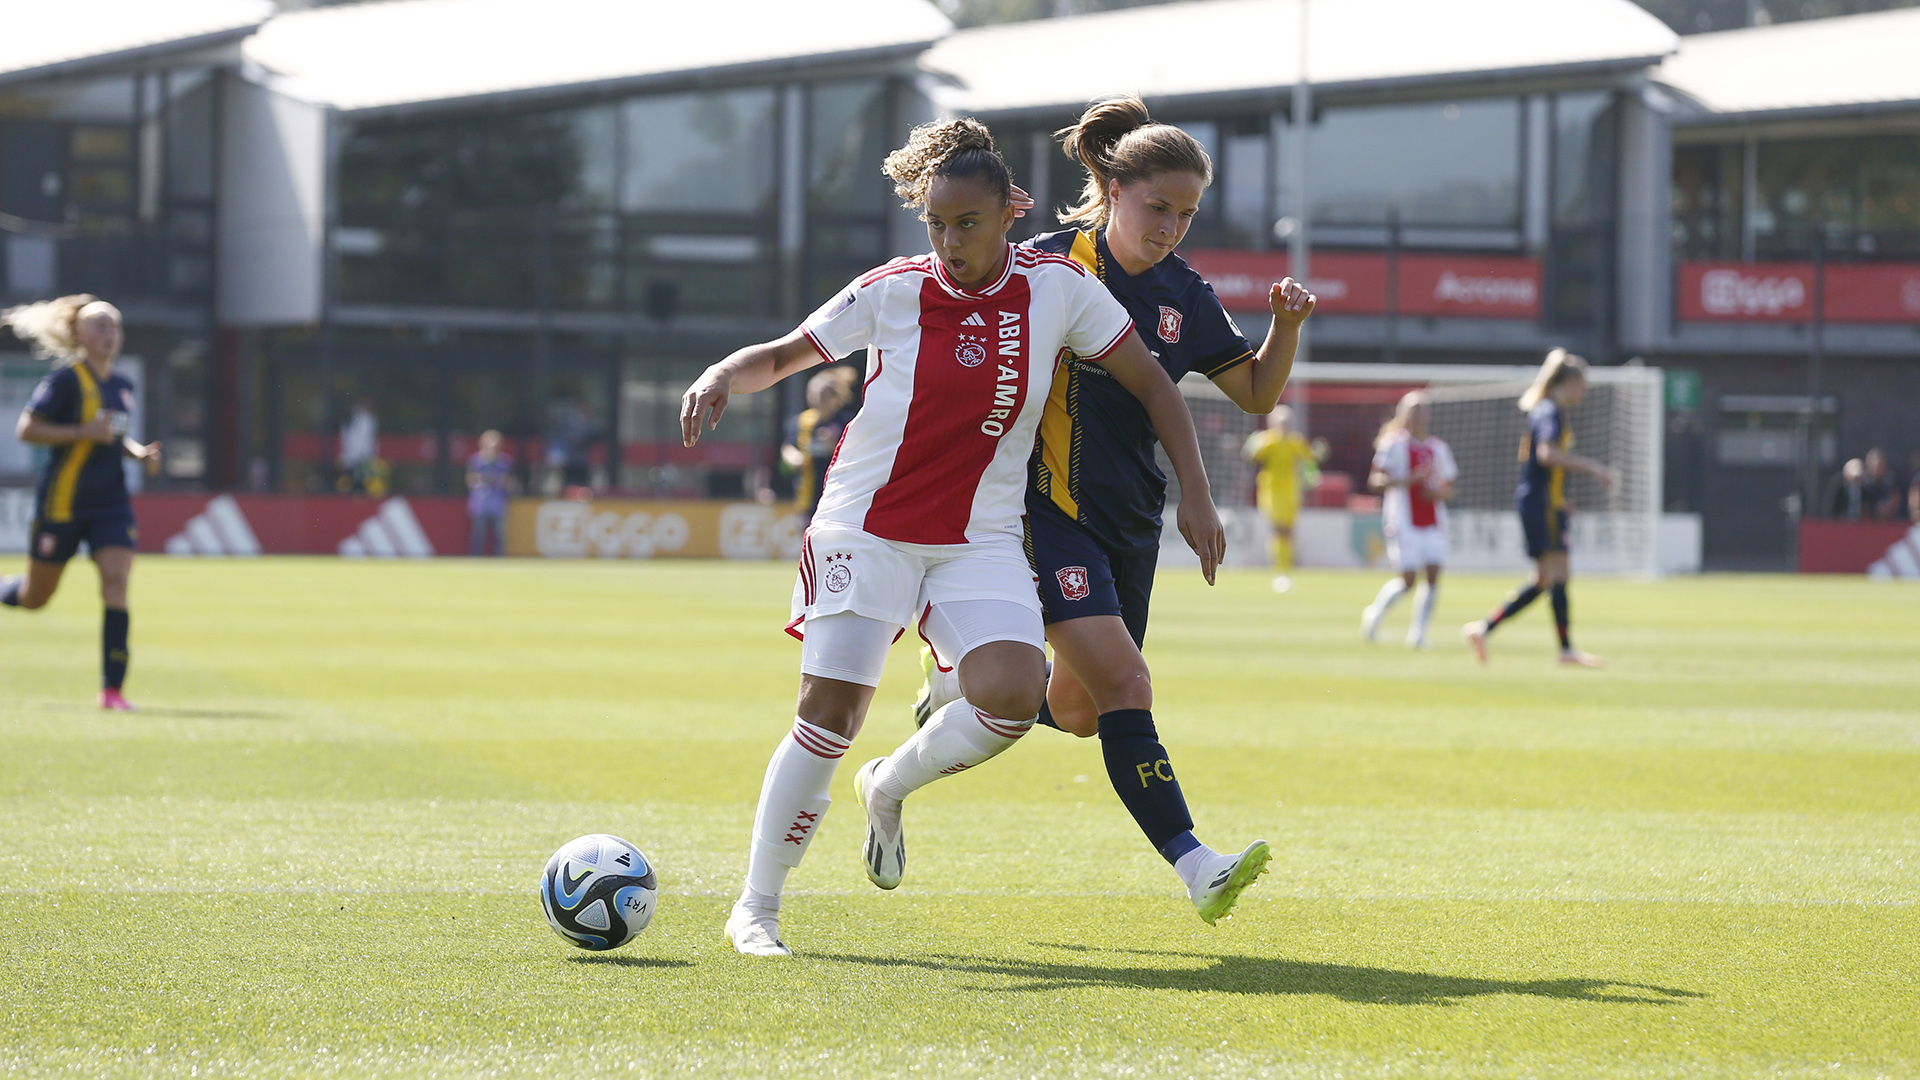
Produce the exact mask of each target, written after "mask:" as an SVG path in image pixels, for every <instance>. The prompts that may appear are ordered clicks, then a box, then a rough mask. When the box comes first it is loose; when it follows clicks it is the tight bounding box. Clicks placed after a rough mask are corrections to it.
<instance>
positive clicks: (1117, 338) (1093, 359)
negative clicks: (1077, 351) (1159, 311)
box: [1075, 264, 1133, 364]
mask: <svg viewBox="0 0 1920 1080" xmlns="http://www.w3.org/2000/svg"><path fill="white" fill-rule="evenodd" d="M1075 265H1078V264H1075ZM1131 333H1133V324H1132V323H1131V322H1129V323H1128V324H1127V325H1126V326H1125V327H1123V328H1122V329H1121V331H1120V332H1119V333H1118V334H1115V335H1114V336H1113V340H1112V341H1109V342H1107V347H1106V348H1104V349H1101V350H1100V351H1099V352H1097V353H1094V354H1093V355H1092V356H1083V357H1081V358H1080V359H1082V360H1085V361H1086V362H1088V363H1090V364H1093V363H1099V362H1100V361H1102V360H1105V359H1106V358H1107V357H1109V356H1112V355H1113V350H1115V349H1117V348H1119V347H1120V343H1121V342H1123V341H1125V340H1127V335H1128V334H1131Z"/></svg>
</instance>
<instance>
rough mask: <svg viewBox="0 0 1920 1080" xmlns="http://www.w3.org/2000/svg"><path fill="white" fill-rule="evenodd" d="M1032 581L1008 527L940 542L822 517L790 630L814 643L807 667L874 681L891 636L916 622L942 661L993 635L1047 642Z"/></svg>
mask: <svg viewBox="0 0 1920 1080" xmlns="http://www.w3.org/2000/svg"><path fill="white" fill-rule="evenodd" d="M1034 582H1035V579H1034V576H1033V569H1032V568H1031V567H1030V566H1028V565H1027V558H1026V553H1025V552H1024V551H1023V550H1022V548H1021V546H1020V542H1019V541H1018V540H1016V539H1015V538H1013V537H1010V536H1009V537H1006V538H1005V539H1004V541H1001V540H989V541H986V542H982V543H975V544H951V545H937V546H936V545H925V544H900V543H895V542H893V541H891V540H883V539H881V538H880V537H877V536H874V535H873V534H871V533H868V532H863V531H861V530H859V529H849V528H845V527H842V526H821V527H816V528H812V529H809V530H807V535H806V539H805V540H804V541H803V542H802V543H801V547H800V574H799V578H798V580H796V581H795V583H794V588H793V609H792V613H793V621H792V622H790V623H788V624H787V632H788V633H790V634H792V635H793V636H795V637H797V638H800V639H801V640H802V641H803V642H805V643H806V646H805V648H803V650H802V652H801V663H800V670H801V671H802V672H805V673H807V674H810V675H819V676H823V677H825V678H831V679H840V680H843V681H846V682H856V683H861V684H863V685H867V686H876V685H878V684H879V681H880V668H881V667H882V666H883V665H884V664H885V662H886V653H887V646H888V645H890V644H891V643H892V642H893V641H894V640H896V639H897V638H898V637H899V635H900V634H901V633H903V632H904V631H905V629H906V628H907V627H908V626H912V625H915V624H918V626H919V628H920V632H921V635H922V636H923V637H925V638H926V639H927V642H928V643H929V644H930V645H932V646H933V647H934V651H935V653H936V654H938V657H939V661H940V664H941V665H942V666H943V667H952V666H953V665H955V664H958V663H959V662H960V660H961V658H962V657H964V656H966V654H967V653H969V652H972V651H973V650H974V649H975V648H977V647H979V646H981V645H984V644H986V643H987V642H989V641H1020V642H1025V643H1026V644H1029V645H1032V646H1033V647H1034V648H1036V649H1041V650H1044V649H1045V647H1046V646H1045V642H1046V628H1045V626H1044V625H1042V623H1041V618H1040V595H1039V592H1038V591H1037V590H1036V589H1035V587H1034ZM836 616H860V618H858V619H854V618H837V617H836Z"/></svg>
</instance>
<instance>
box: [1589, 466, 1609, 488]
mask: <svg viewBox="0 0 1920 1080" xmlns="http://www.w3.org/2000/svg"><path fill="white" fill-rule="evenodd" d="M1593 478H1594V479H1595V480H1598V481H1599V482H1600V486H1601V487H1603V488H1610V487H1612V486H1613V481H1614V475H1613V470H1612V469H1609V468H1607V467H1606V466H1605V465H1595V466H1594V467H1593Z"/></svg>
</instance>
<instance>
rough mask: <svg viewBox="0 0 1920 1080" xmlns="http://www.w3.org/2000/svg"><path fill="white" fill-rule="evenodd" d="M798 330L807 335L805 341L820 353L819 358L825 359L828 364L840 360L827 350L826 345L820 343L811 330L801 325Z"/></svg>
mask: <svg viewBox="0 0 1920 1080" xmlns="http://www.w3.org/2000/svg"><path fill="white" fill-rule="evenodd" d="M800 332H801V333H803V334H805V335H807V341H808V342H809V343H810V344H812V345H813V349H814V351H815V352H817V353H819V354H820V356H821V359H823V360H825V361H826V362H827V363H829V364H836V363H839V362H840V358H839V357H837V356H835V355H833V354H832V353H830V352H828V351H827V347H826V346H825V345H822V344H820V339H819V338H817V337H814V336H813V331H811V330H809V329H807V328H806V327H804V326H803V327H801V328H800Z"/></svg>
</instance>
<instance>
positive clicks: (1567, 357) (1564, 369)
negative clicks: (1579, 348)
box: [1520, 349, 1587, 412]
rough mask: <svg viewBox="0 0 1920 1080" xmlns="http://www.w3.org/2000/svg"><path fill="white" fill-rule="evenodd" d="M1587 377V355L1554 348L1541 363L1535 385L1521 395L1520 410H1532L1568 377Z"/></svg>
mask: <svg viewBox="0 0 1920 1080" xmlns="http://www.w3.org/2000/svg"><path fill="white" fill-rule="evenodd" d="M1586 377H1587V361H1586V358H1585V357H1581V356H1576V355H1574V354H1573V353H1570V352H1568V351H1567V350H1565V349H1555V350H1553V351H1552V352H1550V353H1548V354H1547V359H1546V361H1545V362H1544V363H1542V364H1541V365H1540V370H1539V371H1538V372H1536V373H1535V374H1534V376H1533V385H1532V386H1529V387H1527V392H1526V393H1524V394H1521V395H1520V411H1521V412H1532V411H1533V407H1534V406H1535V405H1538V404H1540V403H1541V402H1542V401H1544V400H1546V397H1547V395H1548V394H1551V393H1553V390H1554V388H1555V387H1557V386H1559V385H1560V384H1561V383H1563V382H1566V381H1567V380H1568V379H1584V378H1586Z"/></svg>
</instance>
